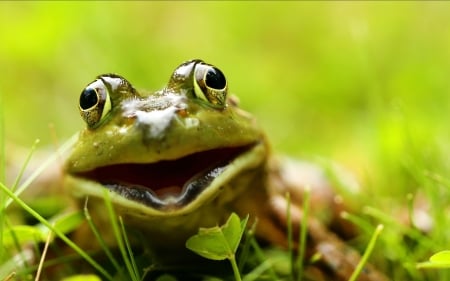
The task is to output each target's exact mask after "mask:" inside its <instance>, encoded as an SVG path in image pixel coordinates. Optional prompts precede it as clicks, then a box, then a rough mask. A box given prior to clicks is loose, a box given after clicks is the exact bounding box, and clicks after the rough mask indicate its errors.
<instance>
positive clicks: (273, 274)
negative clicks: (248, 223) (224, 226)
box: [250, 237, 280, 280]
mask: <svg viewBox="0 0 450 281" xmlns="http://www.w3.org/2000/svg"><path fill="white" fill-rule="evenodd" d="M250 243H251V246H252V248H253V250H254V251H255V256H256V257H257V258H258V260H259V261H260V262H261V263H263V262H264V261H266V260H267V257H266V256H265V255H264V253H263V251H262V250H261V247H259V244H258V242H257V241H256V239H255V238H254V237H253V238H252V239H251V240H250ZM268 273H269V275H270V278H271V280H280V278H279V277H278V276H277V274H276V272H275V270H274V269H273V268H272V267H269V268H268Z"/></svg>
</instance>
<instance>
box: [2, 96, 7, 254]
mask: <svg viewBox="0 0 450 281" xmlns="http://www.w3.org/2000/svg"><path fill="white" fill-rule="evenodd" d="M3 112H4V111H3V94H2V93H1V92H0V152H1V153H0V182H5V180H6V156H5V154H6V153H5V152H6V147H5V131H4V122H3V120H4V119H3V118H4V117H3ZM6 200H7V197H6V195H5V194H3V192H2V193H1V194H0V262H3V256H4V254H5V253H4V252H5V251H4V247H3V227H4V225H5V212H4V210H5V209H6V204H5V203H6Z"/></svg>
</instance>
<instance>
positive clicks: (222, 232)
mask: <svg viewBox="0 0 450 281" xmlns="http://www.w3.org/2000/svg"><path fill="white" fill-rule="evenodd" d="M247 220H248V217H247V218H246V219H244V220H243V222H242V223H241V221H240V219H239V217H238V216H237V215H236V214H235V213H233V214H231V215H230V217H229V218H228V220H227V222H226V223H225V224H224V225H223V226H221V227H219V226H215V227H211V228H200V229H199V232H198V234H196V235H194V236H192V237H190V238H189V239H188V240H187V241H186V247H187V248H188V249H189V250H191V251H193V252H195V253H197V254H198V255H200V256H202V257H205V258H207V259H211V260H224V259H231V258H233V257H234V253H235V252H236V250H237V247H238V246H239V242H240V241H241V237H242V234H243V232H244V230H245V225H246V222H247Z"/></svg>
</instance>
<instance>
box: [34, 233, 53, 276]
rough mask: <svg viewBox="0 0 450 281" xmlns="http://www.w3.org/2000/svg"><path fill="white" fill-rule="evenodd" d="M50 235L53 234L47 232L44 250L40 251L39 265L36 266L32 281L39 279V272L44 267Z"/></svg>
mask: <svg viewBox="0 0 450 281" xmlns="http://www.w3.org/2000/svg"><path fill="white" fill-rule="evenodd" d="M52 235H53V232H49V233H48V235H47V239H46V241H45V244H44V250H43V251H42V255H41V259H40V260H39V265H38V269H37V271H36V276H35V278H34V281H38V280H39V278H40V277H41V272H42V268H43V265H44V261H45V257H46V256H47V251H48V245H50V241H51V239H52Z"/></svg>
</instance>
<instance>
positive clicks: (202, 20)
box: [0, 1, 450, 281]
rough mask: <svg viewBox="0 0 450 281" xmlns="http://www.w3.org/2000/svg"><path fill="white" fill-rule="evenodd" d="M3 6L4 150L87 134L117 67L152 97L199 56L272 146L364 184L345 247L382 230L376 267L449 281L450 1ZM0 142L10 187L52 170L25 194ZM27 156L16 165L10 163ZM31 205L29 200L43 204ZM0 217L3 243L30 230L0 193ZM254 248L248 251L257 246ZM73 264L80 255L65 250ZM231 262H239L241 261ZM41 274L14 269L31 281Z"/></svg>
mask: <svg viewBox="0 0 450 281" xmlns="http://www.w3.org/2000/svg"><path fill="white" fill-rule="evenodd" d="M0 6H1V7H0V26H1V28H0V37H1V38H2V44H1V45H0V71H1V73H2V79H0V109H1V112H0V127H1V129H0V134H1V135H0V140H1V141H0V143H5V142H14V143H17V144H19V145H21V146H28V144H29V143H33V141H34V139H36V138H39V139H41V143H40V145H39V147H41V148H42V147H44V146H45V145H48V144H51V143H54V142H55V141H54V139H55V137H54V135H56V136H57V139H59V140H65V139H69V138H70V136H72V135H73V133H74V132H76V131H78V130H79V129H80V128H81V127H82V126H83V125H82V121H81V119H80V118H78V113H77V110H76V102H77V99H78V95H79V92H80V91H81V89H82V88H83V87H84V86H85V85H86V84H87V83H89V82H90V81H91V80H92V79H93V78H94V77H95V76H96V75H98V74H100V73H105V72H117V73H120V74H123V75H124V76H125V77H127V78H128V79H129V80H130V81H132V83H133V84H134V85H136V86H137V87H138V88H147V89H157V88H159V87H160V86H161V85H163V84H164V83H165V82H166V81H167V79H168V77H169V75H170V73H171V71H172V70H173V68H175V67H176V65H178V64H179V63H180V62H181V61H183V60H187V59H190V58H193V57H199V58H203V59H204V60H206V61H208V62H210V63H213V64H215V65H217V66H218V67H219V68H221V70H223V72H224V73H225V75H226V76H227V78H228V79H229V82H230V89H231V91H232V92H233V93H235V94H237V95H238V96H239V97H240V100H241V104H242V107H243V108H245V109H246V110H248V111H250V112H251V113H252V114H254V115H255V116H256V117H257V118H258V120H259V121H260V123H261V125H262V126H263V127H264V128H265V130H266V132H267V134H268V137H269V139H270V140H271V142H272V144H273V147H274V151H275V152H277V153H278V152H279V153H284V154H289V155H292V156H294V157H299V158H306V159H315V158H316V157H317V155H320V156H321V157H324V158H327V159H333V160H334V161H336V162H337V163H341V164H342V165H343V166H345V167H348V168H349V169H350V170H351V171H352V172H354V173H355V174H356V175H357V177H358V179H359V181H360V183H361V185H362V187H363V188H364V190H365V193H364V194H362V195H361V196H358V198H356V199H355V198H353V197H352V194H351V193H350V194H345V196H346V198H349V199H350V200H352V199H354V200H356V201H357V202H358V203H359V204H360V205H362V206H363V208H361V211H360V212H357V213H349V214H346V215H345V216H346V217H347V218H348V219H349V220H351V221H353V222H355V223H356V224H357V225H358V227H359V228H360V230H361V232H362V234H361V236H360V237H358V239H356V240H355V241H352V245H353V246H355V247H356V248H358V249H359V250H360V252H364V250H365V249H366V247H367V246H368V245H371V244H370V239H371V237H372V236H373V235H374V233H376V227H377V225H379V224H382V225H384V228H383V231H382V232H381V233H380V234H379V235H378V237H377V241H376V244H375V247H374V248H373V250H372V251H371V255H370V257H369V262H371V263H373V264H376V265H377V266H378V267H380V268H381V269H382V270H383V271H384V272H386V273H387V275H388V276H389V277H391V278H392V279H394V280H413V281H419V280H449V279H450V272H449V269H448V267H447V266H446V263H445V260H444V261H438V262H436V261H435V260H434V259H432V260H431V261H430V260H429V258H430V257H432V256H433V255H434V254H436V253H442V252H443V251H444V253H445V251H446V250H448V248H449V246H448V245H450V241H449V240H450V221H449V219H448V217H449V215H450V213H449V212H450V210H449V208H448V202H450V179H449V176H448V175H449V174H450V173H449V171H450V163H449V157H448V155H450V149H449V145H448V144H449V143H450V134H449V129H448V120H450V114H449V112H450V108H449V106H450V88H449V87H448V77H447V76H448V73H449V71H450V69H449V67H448V63H447V62H448V61H450V53H448V50H449V49H450V41H449V40H448V38H450V34H449V30H450V19H449V17H448V14H449V12H450V5H449V4H447V3H445V2H433V3H428V2H382V3H375V2H371V3H363V2H336V3H335V2H319V3H312V2H283V3H278V2H276V3H275V2H270V1H264V2H244V3H238V2H236V3H232V2H228V3H214V2H209V3H205V4H200V3H194V2H190V3H179V4H178V5H176V6H175V5H170V4H166V3H163V2H157V3H145V2H139V3H130V4H127V5H123V3H121V4H120V5H119V4H118V3H114V2H112V3H82V2H60V3H51V2H40V3H18V4H17V3H13V2H9V3H0ZM94 15H95V16H94ZM180 22H182V23H183V24H179V23H180ZM49 123H52V124H53V127H54V128H55V131H54V133H49V129H48V124H49ZM0 149H1V153H0V182H1V183H3V184H4V185H6V186H7V187H8V188H9V189H10V190H14V191H15V192H18V191H19V190H25V189H26V188H28V187H29V186H31V185H32V183H33V181H34V178H35V175H36V174H37V173H38V172H39V171H40V170H41V169H44V168H45V164H42V165H40V166H38V168H36V169H35V170H34V172H35V173H34V174H35V175H34V176H33V175H31V176H28V175H26V176H24V179H23V180H22V181H21V183H20V184H19V185H17V186H16V184H14V177H15V176H16V174H14V175H11V174H6V175H5V170H6V169H5V168H4V167H5V163H6V162H7V161H8V160H9V159H8V157H9V156H12V155H15V154H14V151H11V150H7V149H6V148H5V145H4V144H2V145H0ZM52 157H54V158H52ZM57 157H58V155H52V156H50V158H49V161H52V159H53V160H54V159H55V158H57ZM23 162H26V161H25V160H22V159H20V160H14V163H15V164H17V166H21V165H22V163H23ZM8 163H9V164H10V162H8ZM24 166H25V164H24ZM19 198H22V196H20V197H19ZM23 199H24V200H26V201H27V202H26V203H27V205H29V206H31V205H33V201H34V200H32V199H36V200H38V199H39V198H32V199H30V198H23ZM0 208H3V210H2V212H0V225H1V227H2V231H0V235H3V237H2V239H0V240H1V241H4V240H5V235H6V234H5V233H6V232H8V231H10V230H11V229H17V224H24V225H26V224H27V223H28V225H29V226H31V227H32V228H33V229H37V227H34V226H33V225H32V224H31V222H29V220H30V218H29V216H28V215H26V216H24V215H23V209H21V208H19V207H18V205H17V202H15V201H13V200H11V198H10V197H8V196H7V195H6V193H4V192H1V193H0ZM5 208H6V211H4V209H5ZM420 210H423V211H426V214H428V215H429V217H430V218H431V220H427V219H426V218H424V217H423V213H422V214H421V213H420ZM37 211H38V213H43V210H42V209H41V210H37ZM415 216H417V219H416V220H413V219H412V217H415ZM24 217H25V218H24ZM25 219H26V220H28V221H25ZM45 221H47V222H50V221H49V220H48V218H45ZM399 221H400V222H404V223H399ZM32 222H33V223H35V222H36V221H35V220H32ZM408 222H411V223H408ZM430 222H431V223H432V227H431V228H430V229H428V230H426V231H424V229H423V228H424V227H425V228H426V227H427V224H428V223H430ZM36 232H37V231H36ZM119 232H120V231H119ZM22 233H23V232H19V231H18V232H17V237H15V239H16V241H17V243H16V245H17V244H21V243H22V241H21V235H24V234H22ZM28 233H29V232H28ZM45 237H46V236H45ZM41 238H42V237H39V239H38V240H39V241H42V239H41ZM244 240H245V239H244ZM249 241H250V242H248V243H249V244H248V245H251V246H247V247H249V248H250V249H251V251H250V250H249V251H250V252H252V254H249V255H250V256H251V258H253V257H254V255H253V252H254V251H256V250H255V249H256V247H257V245H254V242H251V241H253V240H251V239H250V240H249ZM8 245H9V244H8ZM244 246H245V245H244ZM31 248H33V250H34V248H36V249H39V247H31ZM0 250H1V252H0V273H2V278H3V276H7V275H8V274H9V273H10V272H11V268H12V267H10V266H11V265H14V262H11V261H13V260H12V255H13V252H14V251H13V250H14V247H13V248H12V249H11V247H10V246H8V247H7V248H5V247H0ZM9 250H11V251H9ZM126 252H127V250H125V253H126ZM86 254H87V253H86ZM23 255H24V256H25V257H26V256H27V254H26V253H23ZM127 255H129V254H127ZM256 256H258V257H259V258H258V259H257V260H258V261H260V260H261V259H264V260H267V262H265V263H263V265H262V267H260V268H259V269H260V270H261V271H263V272H265V271H264V270H265V269H266V268H271V269H272V270H273V271H274V272H276V274H277V276H288V275H289V272H292V269H291V268H288V269H286V268H285V266H284V263H283V262H282V261H289V260H291V259H290V258H289V254H287V256H286V253H284V252H282V253H280V252H279V251H276V250H274V249H271V250H270V251H269V250H265V249H264V250H261V252H260V253H259V254H256ZM438 257H442V256H441V255H438ZM121 258H122V257H120V258H119V259H121ZM74 259H75V260H76V259H79V257H74V256H71V257H68V260H74ZM243 259H248V258H245V257H243ZM438 260H439V259H438ZM54 262H58V261H54ZM60 262H62V260H61V261H60ZM130 262H131V261H130ZM237 262H238V264H240V263H242V264H243V263H244V262H242V261H240V260H239V256H238V260H237ZM119 264H121V262H119ZM132 267H133V266H131V268H132ZM243 267H244V266H242V267H240V268H243ZM34 269H35V268H34V267H33V268H30V270H29V271H27V272H26V273H24V274H22V275H21V274H20V273H19V272H17V276H20V277H23V279H27V278H28V277H29V276H30V275H33V274H34V273H32V272H34V271H33V270H34ZM69 272H70V271H69ZM72 272H73V271H72ZM264 274H265V273H264ZM231 275H232V274H231ZM243 275H244V278H245V274H243ZM253 276H254V275H253ZM256 276H259V277H260V276H262V275H256ZM28 279H29V278H28ZM272 280H274V278H272Z"/></svg>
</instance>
